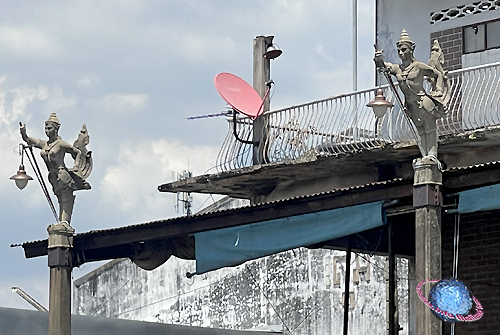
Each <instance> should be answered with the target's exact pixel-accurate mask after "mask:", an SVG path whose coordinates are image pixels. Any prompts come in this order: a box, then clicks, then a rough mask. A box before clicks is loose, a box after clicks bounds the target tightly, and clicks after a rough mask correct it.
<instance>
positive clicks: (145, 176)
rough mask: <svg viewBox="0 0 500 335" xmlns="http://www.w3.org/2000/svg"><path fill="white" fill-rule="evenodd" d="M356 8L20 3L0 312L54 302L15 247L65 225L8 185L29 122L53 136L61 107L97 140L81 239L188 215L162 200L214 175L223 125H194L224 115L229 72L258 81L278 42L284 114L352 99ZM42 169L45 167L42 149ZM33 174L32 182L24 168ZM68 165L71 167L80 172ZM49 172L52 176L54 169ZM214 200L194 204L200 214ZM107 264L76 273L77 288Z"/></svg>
mask: <svg viewBox="0 0 500 335" xmlns="http://www.w3.org/2000/svg"><path fill="white" fill-rule="evenodd" d="M358 17H359V18H358V20H359V26H358V39H359V40H358V89H360V90H361V89H366V88H370V87H373V83H374V66H373V62H372V58H373V43H374V34H375V32H374V26H375V24H374V1H373V0H359V2H358ZM351 20H352V3H351V2H350V1H343V0H334V1H332V0H324V1H323V0H314V1H307V0H295V1H294V0H289V1H287V0H275V1H265V0H262V1H258V0H254V1H215V0H204V1H193V0H192V1H189V0H183V1H175V0H170V1H136V0H120V1H113V0H110V1H91V0H88V1H79V0H78V1H71V2H63V1H43V2H42V1H22V0H20V1H15V2H14V1H11V2H7V3H5V4H3V5H2V11H1V12H0V152H1V157H2V158H1V164H0V210H1V213H2V219H1V222H2V229H3V232H2V234H1V235H0V253H1V258H0V262H1V264H0V306H4V307H18V308H30V306H29V305H28V304H27V303H26V302H24V301H23V300H22V299H21V298H20V297H18V296H17V295H15V294H14V293H12V292H11V287H12V286H19V287H21V288H23V289H24V290H25V291H27V292H28V293H29V294H31V295H32V296H33V297H35V298H36V299H37V300H38V301H40V302H41V303H42V304H44V305H46V306H48V268H47V265H46V264H47V259H46V258H40V259H30V260H26V259H25V258H24V255H23V250H22V249H21V248H10V244H11V243H22V242H26V241H34V240H40V239H45V238H46V237H47V232H46V228H47V226H48V225H49V224H52V223H53V221H54V219H53V217H52V213H51V211H50V209H49V207H48V205H47V203H46V201H45V199H44V197H43V193H42V192H41V189H40V187H39V185H37V183H36V182H31V183H30V184H29V185H28V187H27V188H26V189H24V190H23V191H19V190H18V189H17V188H16V187H15V185H14V183H13V182H12V181H10V180H9V177H10V176H12V175H13V174H15V173H16V171H17V168H18V166H19V162H20V161H19V160H20V157H19V155H18V153H17V151H16V149H17V146H18V143H20V141H21V138H20V135H19V127H18V123H19V121H22V122H23V123H26V125H27V131H28V134H29V135H30V136H32V137H37V138H45V135H44V129H43V124H44V122H45V120H46V119H47V118H48V117H49V115H50V113H51V112H53V111H55V112H56V113H57V116H58V118H59V120H60V121H61V124H62V125H61V129H60V131H59V135H60V136H62V138H63V139H64V140H66V141H67V142H69V143H73V141H74V140H75V139H76V136H77V135H78V132H79V131H80V128H81V126H82V124H84V123H85V124H86V125H87V129H88V131H89V135H90V144H89V146H88V149H90V150H92V151H93V157H94V170H93V172H92V174H91V175H90V177H89V178H88V182H89V183H90V184H91V185H92V190H90V191H78V192H76V193H75V194H76V203H75V209H74V214H73V219H72V225H73V227H74V228H75V229H76V231H77V233H79V232H80V233H81V232H86V231H89V230H93V229H105V228H111V227H119V226H124V225H130V224H136V223H141V222H148V221H152V220H157V219H164V218H169V217H173V216H177V215H179V214H178V213H176V212H175V210H174V201H173V195H171V194H165V193H159V192H158V191H157V186H158V185H159V184H162V183H165V182H169V181H171V180H172V172H179V171H182V170H184V169H187V167H188V166H189V168H190V169H191V170H192V171H193V174H194V175H200V174H203V173H205V172H206V171H209V173H210V172H214V170H210V169H211V168H213V166H214V165H215V159H216V155H217V152H218V150H219V147H220V145H221V144H222V142H223V140H224V137H225V134H226V132H227V130H228V126H227V123H226V121H225V120H224V118H212V119H203V120H193V121H190V120H186V119H185V118H186V117H189V116H196V115H204V114H214V113H219V112H221V111H223V110H224V109H225V107H226V105H225V103H224V101H223V100H222V98H220V96H219V95H218V93H217V91H216V90H215V88H214V86H213V79H214V77H215V75H216V74H218V73H220V72H230V73H233V74H235V75H237V76H239V77H241V78H243V79H245V80H246V81H247V82H249V83H251V80H252V40H253V38H254V37H255V36H258V35H274V36H276V37H275V40H274V41H275V43H277V44H278V45H279V47H280V48H281V49H282V50H283V54H282V56H281V57H280V58H278V59H275V60H273V61H272V63H271V77H272V79H273V80H274V82H275V83H276V84H275V87H274V95H273V99H272V101H271V108H272V109H277V108H282V107H287V106H291V105H294V104H299V103H305V102H308V101H313V100H317V99H323V98H327V97H329V96H333V95H338V94H341V93H348V92H351V91H352V36H351V31H352V21H351ZM36 155H37V158H38V162H39V164H41V165H43V163H42V161H41V159H40V158H39V155H38V153H37V154H36ZM25 165H26V168H27V172H28V174H30V175H32V176H33V177H34V173H33V171H32V169H31V167H29V166H28V164H27V162H26V164H25ZM68 165H70V164H69V162H68ZM42 173H43V174H44V175H45V174H46V170H45V167H44V166H43V167H42ZM206 200H207V196H206V195H195V196H194V204H193V207H194V209H195V210H198V209H200V206H202V204H203V203H205V204H209V202H205V201H206ZM94 267H95V265H91V264H89V265H86V266H82V268H80V269H75V270H74V272H73V277H74V278H78V277H81V276H83V275H84V274H86V273H87V272H88V271H89V270H91V269H93V268H94Z"/></svg>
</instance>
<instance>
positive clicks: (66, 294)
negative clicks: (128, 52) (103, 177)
mask: <svg viewBox="0 0 500 335" xmlns="http://www.w3.org/2000/svg"><path fill="white" fill-rule="evenodd" d="M19 125H20V132H21V137H22V138H23V140H24V141H25V142H26V143H27V145H23V144H21V145H20V148H21V152H20V154H21V166H20V167H19V171H18V172H17V174H16V175H15V176H12V177H11V178H10V179H13V180H15V182H16V185H17V186H18V187H19V188H20V189H23V188H24V187H26V184H27V183H28V180H31V179H33V178H31V177H30V176H28V175H26V172H25V171H24V165H23V157H24V153H25V152H26V154H27V157H28V159H29V161H30V164H31V166H32V168H33V170H34V171H35V174H36V177H37V179H38V181H39V183H40V186H41V188H42V191H43V192H44V194H45V197H46V199H47V201H48V203H49V206H50V207H51V210H52V212H53V214H54V218H55V220H56V222H57V223H55V224H52V225H50V226H49V227H48V228H47V231H48V233H49V239H48V250H47V254H48V265H49V267H50V289H49V331H48V334H49V335H69V334H71V271H72V269H73V258H74V257H73V256H74V255H73V234H74V232H75V230H74V228H73V227H71V225H70V221H71V214H72V212H73V206H74V199H75V196H74V195H73V192H74V191H78V190H83V189H90V185H89V184H88V183H87V182H86V181H85V179H86V178H87V177H88V176H89V175H90V173H91V171H92V156H91V152H90V151H88V150H87V149H86V145H87V144H88V143H89V136H88V133H87V128H86V126H85V125H83V127H82V130H81V131H80V134H79V135H78V138H77V140H76V141H75V142H74V144H73V145H71V144H69V143H67V142H64V141H63V140H62V139H61V137H60V136H59V135H58V131H59V127H60V126H61V123H60V122H59V119H58V118H57V116H56V114H55V113H52V114H51V115H50V117H49V119H48V120H47V121H46V122H45V134H46V135H47V137H48V140H41V139H36V138H32V137H29V136H28V135H27V133H26V126H25V125H23V124H21V123H20V124H19ZM33 147H35V148H38V149H40V150H41V156H42V158H43V160H44V162H45V165H46V166H47V169H48V170H49V176H48V179H49V182H50V184H51V185H52V190H53V193H54V194H55V195H56V197H57V200H58V202H59V215H57V213H56V210H55V208H54V205H53V203H52V199H51V197H50V194H49V192H48V189H47V186H46V184H45V181H44V179H43V176H42V174H41V173H40V169H39V167H38V164H37V162H36V159H35V156H34V154H33ZM26 149H29V150H28V151H27V150H26ZM66 154H70V155H71V156H72V157H73V159H74V160H75V164H74V166H73V167H72V168H67V167H66V166H65V163H64V157H65V155H66Z"/></svg>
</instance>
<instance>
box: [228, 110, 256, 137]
mask: <svg viewBox="0 0 500 335" xmlns="http://www.w3.org/2000/svg"><path fill="white" fill-rule="evenodd" d="M233 134H234V137H235V138H236V140H238V142H241V143H244V144H253V145H259V143H260V141H247V140H244V139H241V138H239V137H238V132H237V131H236V109H234V108H233Z"/></svg>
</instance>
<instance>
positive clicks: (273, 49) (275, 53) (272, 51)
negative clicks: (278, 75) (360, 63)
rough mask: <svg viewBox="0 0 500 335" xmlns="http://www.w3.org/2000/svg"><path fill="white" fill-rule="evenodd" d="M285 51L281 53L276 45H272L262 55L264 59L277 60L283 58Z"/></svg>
mask: <svg viewBox="0 0 500 335" xmlns="http://www.w3.org/2000/svg"><path fill="white" fill-rule="evenodd" d="M282 53H283V51H281V50H280V49H279V48H278V47H277V46H276V44H273V45H270V46H269V47H268V48H267V50H266V52H265V53H264V54H263V55H262V57H263V58H265V59H275V58H278V57H279V56H281V54H282Z"/></svg>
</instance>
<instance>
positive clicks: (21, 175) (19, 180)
mask: <svg viewBox="0 0 500 335" xmlns="http://www.w3.org/2000/svg"><path fill="white" fill-rule="evenodd" d="M19 148H20V155H21V165H19V170H17V173H16V174H15V175H13V176H12V177H10V178H9V179H12V180H14V181H15V182H16V186H17V187H18V188H19V189H20V190H22V189H23V188H25V187H26V185H28V181H30V180H33V178H31V177H30V176H28V175H27V174H26V170H24V164H23V159H24V146H23V145H22V144H20V145H19Z"/></svg>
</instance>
